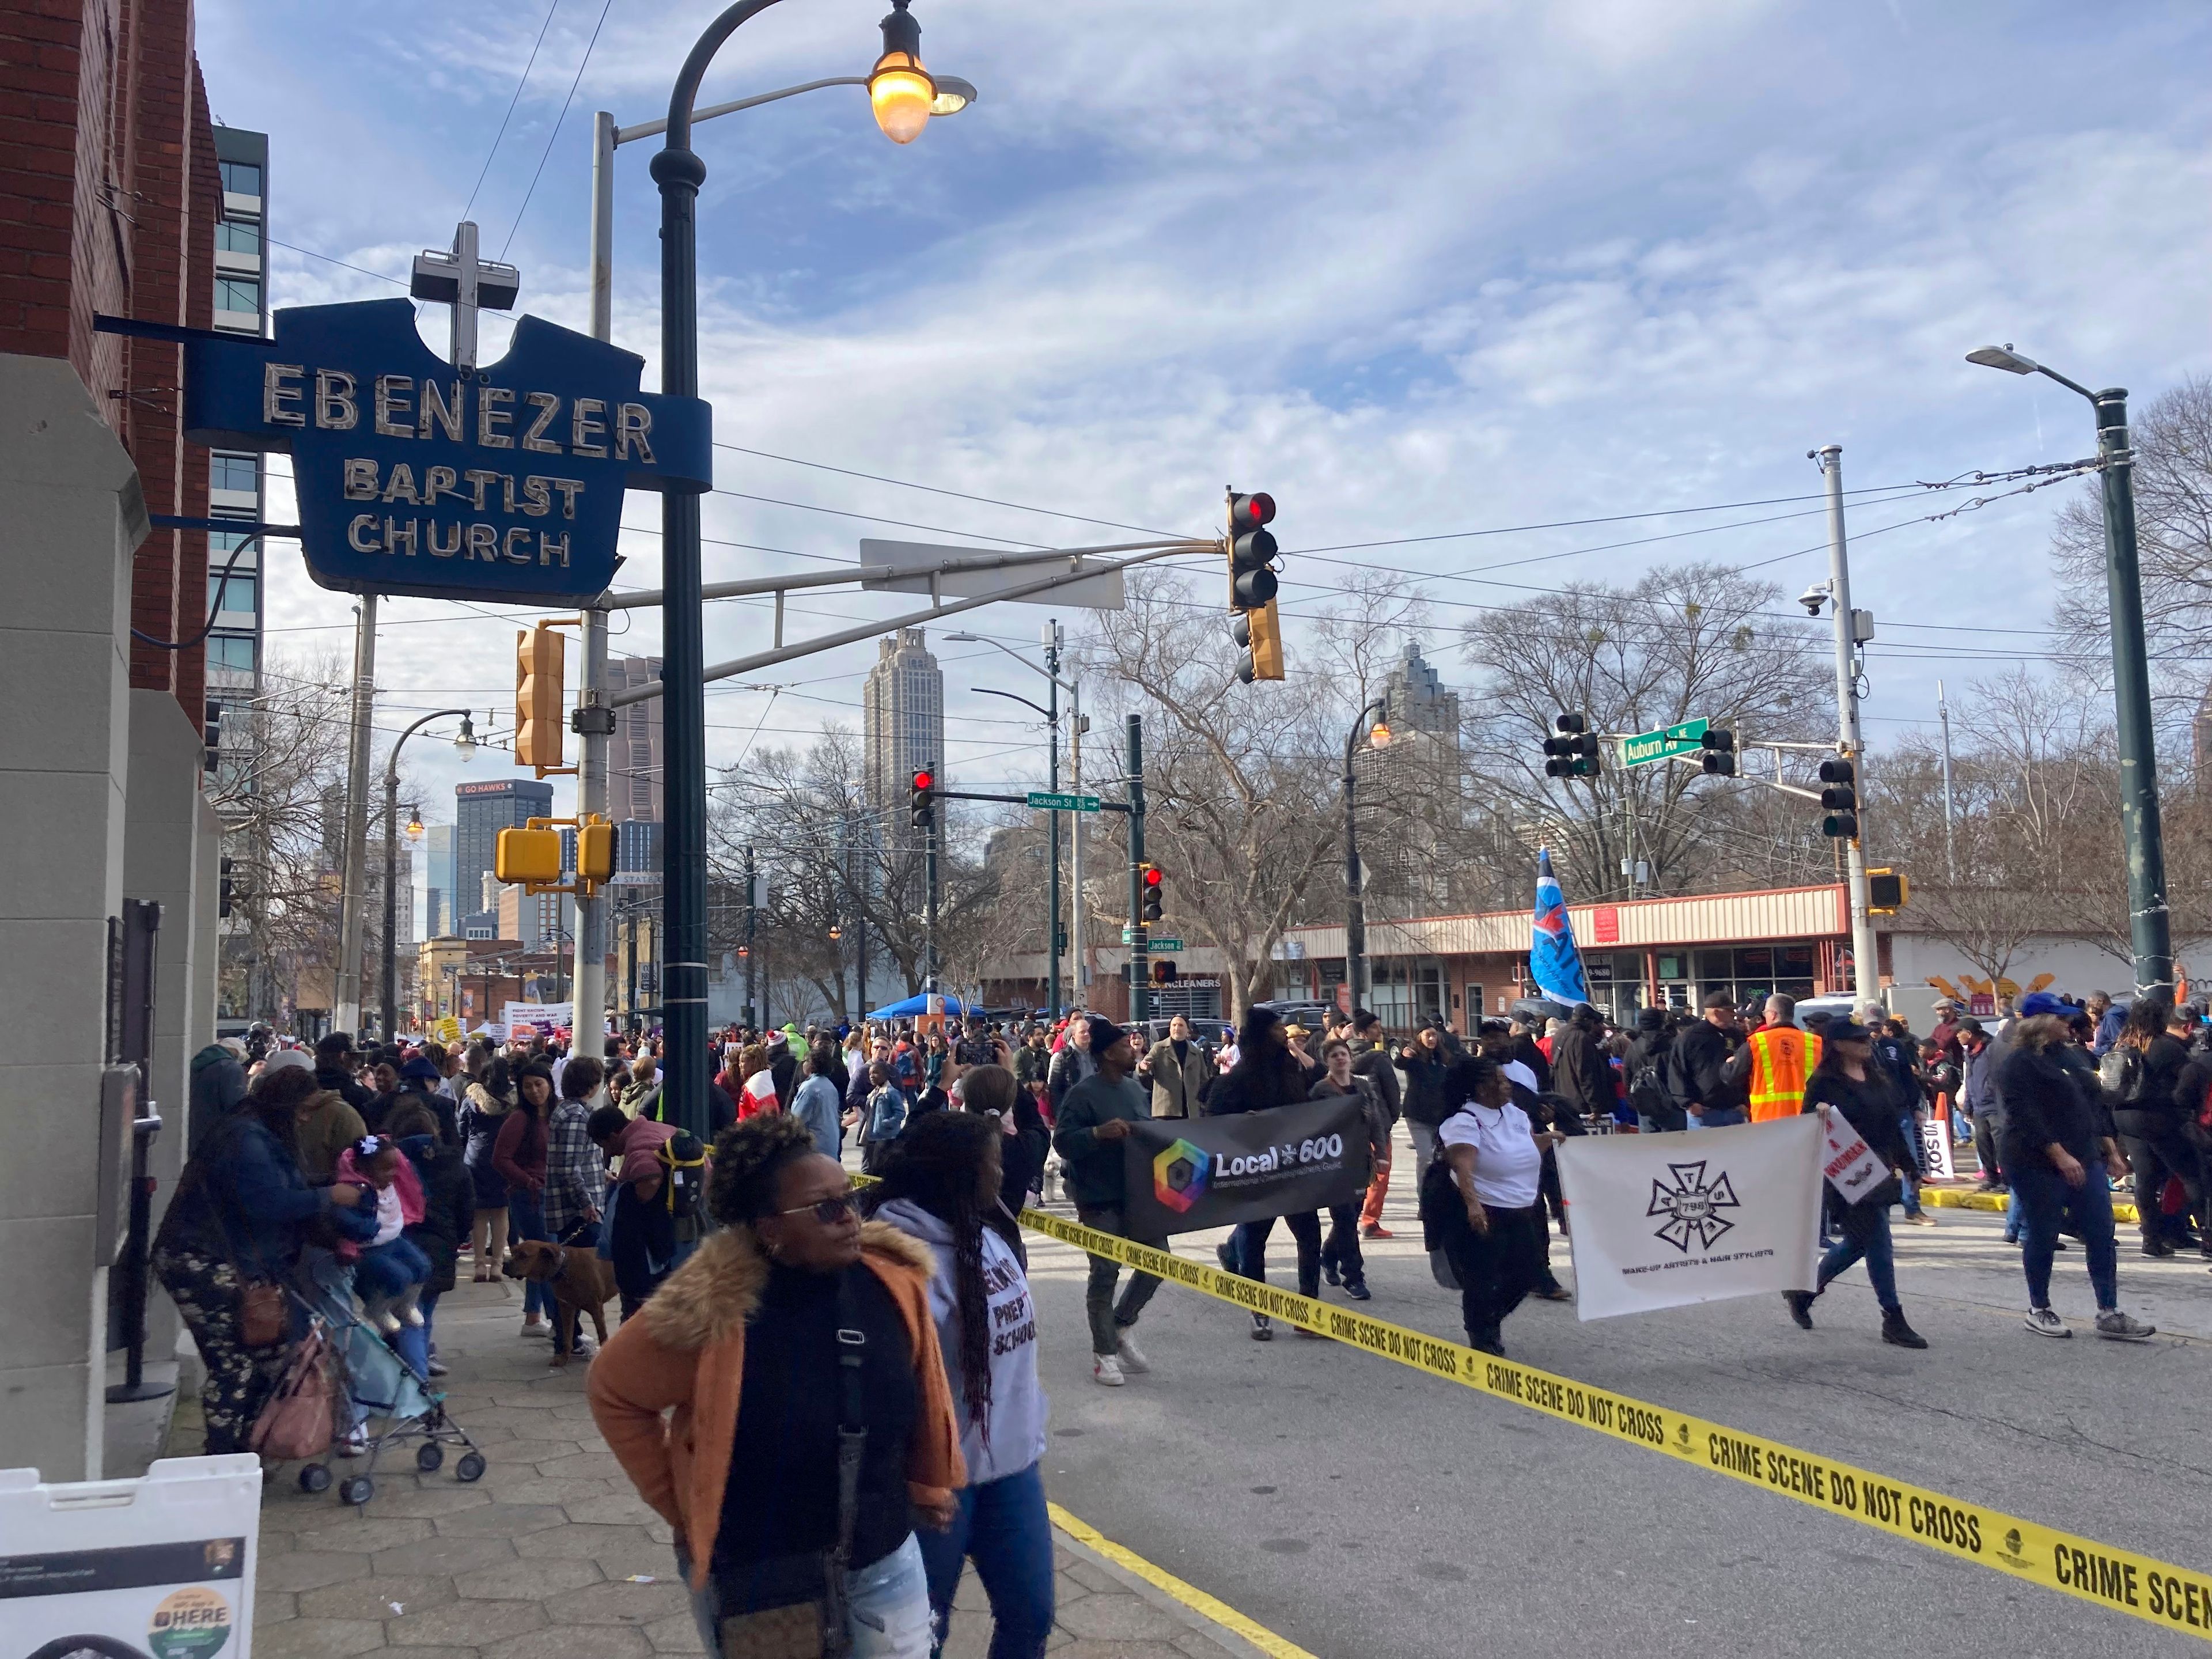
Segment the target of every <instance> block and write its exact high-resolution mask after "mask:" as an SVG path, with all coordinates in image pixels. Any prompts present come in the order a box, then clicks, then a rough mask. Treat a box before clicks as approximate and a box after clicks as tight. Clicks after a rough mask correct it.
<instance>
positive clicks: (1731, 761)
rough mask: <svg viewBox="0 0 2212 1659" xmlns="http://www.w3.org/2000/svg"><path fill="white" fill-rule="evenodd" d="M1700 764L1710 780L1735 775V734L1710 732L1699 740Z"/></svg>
mask: <svg viewBox="0 0 2212 1659" xmlns="http://www.w3.org/2000/svg"><path fill="white" fill-rule="evenodd" d="M1698 749H1699V756H1698V760H1699V764H1700V765H1702V766H1703V767H1704V768H1705V775H1706V776H1707V777H1709V778H1732V777H1734V776H1735V732H1713V731H1708V732H1706V733H1705V736H1703V737H1702V738H1699V739H1698Z"/></svg>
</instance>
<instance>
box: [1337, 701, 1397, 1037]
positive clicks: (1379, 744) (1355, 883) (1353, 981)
mask: <svg viewBox="0 0 2212 1659" xmlns="http://www.w3.org/2000/svg"><path fill="white" fill-rule="evenodd" d="M1389 712H1390V705H1389V702H1387V701H1386V700H1385V699H1383V698H1381V697H1377V698H1376V699H1375V700H1374V702H1370V703H1369V704H1368V705H1367V707H1366V708H1363V709H1361V710H1360V711H1359V718H1358V720H1354V721H1352V730H1351V731H1349V732H1346V733H1345V736H1344V983H1345V988H1346V996H1347V997H1348V998H1349V999H1350V1000H1351V1003H1352V1006H1350V1007H1349V1008H1346V1010H1345V1011H1344V1012H1346V1014H1352V1013H1356V1012H1358V1010H1359V1009H1360V1008H1361V1007H1362V1006H1364V1000H1365V998H1364V987H1362V986H1361V984H1360V982H1359V981H1360V980H1361V978H1362V977H1363V975H1364V974H1365V972H1366V966H1367V964H1366V960H1365V958H1366V956H1367V900H1366V897H1365V895H1364V892H1363V891H1362V889H1363V888H1364V885H1365V883H1364V880H1363V879H1362V878H1361V875H1360V870H1359V824H1358V817H1357V815H1356V813H1355V811H1354V805H1353V802H1354V795H1355V792H1356V791H1357V789H1358V775H1357V774H1356V773H1355V772H1354V771H1353V770H1352V759H1353V757H1355V756H1357V755H1358V752H1359V739H1360V738H1361V737H1362V736H1363V735H1364V737H1365V738H1367V740H1368V741H1369V742H1370V743H1371V744H1374V745H1375V747H1376V748H1377V749H1387V748H1389V746H1390V727H1389V724H1388V722H1387V719H1386V717H1387V716H1388V715H1389ZM1370 714H1372V715H1374V716H1375V724H1374V726H1373V727H1372V728H1371V729H1370V727H1369V726H1368V724H1367V717H1368V716H1369V715H1370Z"/></svg>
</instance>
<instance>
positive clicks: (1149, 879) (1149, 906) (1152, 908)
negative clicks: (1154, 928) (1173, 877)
mask: <svg viewBox="0 0 2212 1659" xmlns="http://www.w3.org/2000/svg"><path fill="white" fill-rule="evenodd" d="M1140 874H1141V875H1142V877H1143V882H1144V889H1145V904H1144V916H1145V920H1146V921H1147V922H1153V921H1158V920H1159V919H1160V916H1161V914H1162V912H1161V908H1160V907H1161V902H1162V900H1163V899H1164V897H1165V894H1164V890H1163V886H1162V879H1161V876H1160V867H1159V866H1158V865H1157V864H1147V865H1146V866H1143V867H1142V870H1141V872H1140Z"/></svg>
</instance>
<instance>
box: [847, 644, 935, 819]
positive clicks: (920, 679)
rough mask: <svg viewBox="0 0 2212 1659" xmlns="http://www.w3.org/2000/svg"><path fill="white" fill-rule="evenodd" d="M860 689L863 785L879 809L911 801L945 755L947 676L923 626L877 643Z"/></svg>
mask: <svg viewBox="0 0 2212 1659" xmlns="http://www.w3.org/2000/svg"><path fill="white" fill-rule="evenodd" d="M876 653H877V654H876V661H875V665H874V666H873V667H872V668H870V669H869V670H868V678H867V681H866V684H865V685H864V686H863V687H862V689H861V693H860V729H861V768H862V785H863V787H864V788H865V789H866V794H867V800H868V805H870V806H872V807H873V808H874V809H875V810H876V811H878V813H881V812H883V811H885V809H886V808H888V807H890V805H893V804H894V803H896V802H900V801H902V800H904V799H905V798H906V794H907V791H908V787H909V782H910V781H911V779H912V778H913V776H914V774H915V772H916V771H917V770H919V769H921V768H923V767H925V766H937V765H940V764H942V763H943V762H944V759H945V674H944V671H943V670H941V669H939V667H938V665H937V659H936V658H935V657H933V656H932V655H930V653H929V650H928V648H927V646H926V645H925V643H924V642H923V632H922V630H921V629H919V628H902V629H899V630H898V632H897V633H896V634H895V635H886V636H884V638H882V639H880V640H878V641H876Z"/></svg>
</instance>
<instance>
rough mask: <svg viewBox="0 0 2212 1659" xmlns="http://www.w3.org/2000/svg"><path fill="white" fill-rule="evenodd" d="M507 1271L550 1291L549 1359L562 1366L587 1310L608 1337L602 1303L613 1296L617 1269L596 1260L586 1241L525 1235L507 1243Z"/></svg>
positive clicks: (603, 1338) (580, 1331)
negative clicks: (562, 1241)
mask: <svg viewBox="0 0 2212 1659" xmlns="http://www.w3.org/2000/svg"><path fill="white" fill-rule="evenodd" d="M505 1272H506V1273H507V1277H508V1278H509V1279H523V1280H526V1281H527V1282H529V1283H531V1284H535V1285H550V1286H551V1287H552V1290H553V1363H554V1364H556V1365H565V1364H568V1356H569V1355H570V1354H571V1353H574V1352H575V1349H576V1339H577V1338H578V1337H580V1336H581V1335H582V1334H583V1328H584V1318H583V1316H585V1315H586V1314H589V1315H591V1316H592V1328H593V1329H594V1330H595V1331H596V1332H597V1333H598V1334H599V1341H600V1342H601V1343H602V1344H604V1343H605V1341H606V1340H607V1316H606V1304H607V1303H608V1302H609V1301H611V1299H612V1298H613V1297H614V1295H615V1269H614V1263H612V1262H611V1261H600V1260H599V1251H598V1249H596V1248H595V1247H593V1246H592V1245H589V1244H554V1243H548V1242H546V1241H545V1240H544V1239H536V1238H526V1239H520V1240H518V1241H516V1242H515V1243H513V1244H510V1245H509V1246H508V1247H507V1261H506V1264H505Z"/></svg>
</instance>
